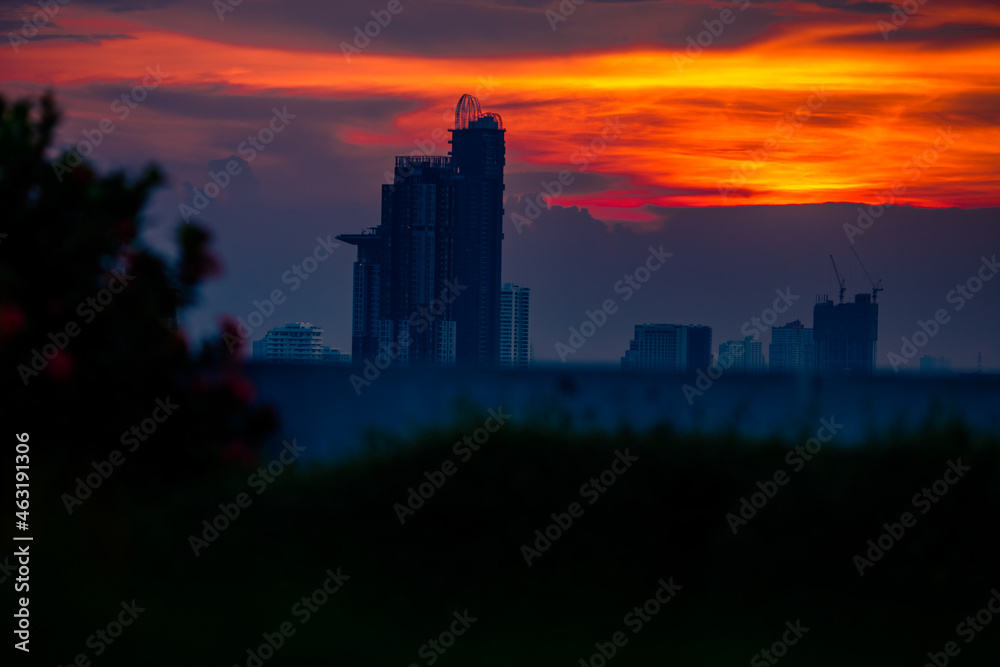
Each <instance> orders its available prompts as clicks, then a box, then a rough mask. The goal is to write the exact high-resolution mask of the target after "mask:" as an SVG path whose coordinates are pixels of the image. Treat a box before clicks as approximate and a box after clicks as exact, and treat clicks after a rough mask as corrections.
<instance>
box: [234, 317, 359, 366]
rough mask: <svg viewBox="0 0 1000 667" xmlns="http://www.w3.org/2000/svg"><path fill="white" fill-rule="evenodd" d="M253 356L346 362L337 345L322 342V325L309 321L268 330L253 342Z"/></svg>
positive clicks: (292, 361) (264, 359)
mask: <svg viewBox="0 0 1000 667" xmlns="http://www.w3.org/2000/svg"><path fill="white" fill-rule="evenodd" d="M253 358H254V359H255V360H260V361H284V362H291V363H306V364H319V363H335V364H344V363H348V361H349V358H348V357H347V355H345V354H343V353H341V352H340V350H338V349H337V348H330V347H326V346H324V345H323V328H322V327H318V326H315V325H313V324H310V323H309V322H289V323H287V324H283V325H282V326H280V327H275V328H274V329H271V330H270V331H268V332H267V333H266V334H264V337H263V338H262V339H260V340H255V341H254V342H253Z"/></svg>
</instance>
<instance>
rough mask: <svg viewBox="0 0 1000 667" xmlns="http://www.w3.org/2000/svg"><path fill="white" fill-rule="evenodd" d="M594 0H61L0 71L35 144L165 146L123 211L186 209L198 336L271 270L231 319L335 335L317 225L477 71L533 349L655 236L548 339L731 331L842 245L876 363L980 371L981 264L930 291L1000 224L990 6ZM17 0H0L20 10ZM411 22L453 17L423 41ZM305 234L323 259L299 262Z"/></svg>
mask: <svg viewBox="0 0 1000 667" xmlns="http://www.w3.org/2000/svg"><path fill="white" fill-rule="evenodd" d="M616 4H620V3H598V2H587V3H583V4H581V5H579V6H576V5H574V6H576V9H575V10H574V11H573V12H572V13H571V14H567V15H563V14H560V12H559V9H558V7H557V8H556V9H553V8H552V7H550V6H548V5H546V4H545V3H524V4H523V5H522V6H520V7H518V8H512V7H510V6H504V5H495V6H494V5H489V6H475V7H468V8H465V9H462V10H461V11H462V12H463V13H464V14H463V16H462V17H454V16H451V15H450V14H449V12H451V11H453V10H454V7H453V6H452V5H450V4H448V5H445V4H442V3H439V2H435V1H434V0H429V1H428V2H427V3H423V4H422V5H421V8H420V9H419V10H417V9H416V5H414V6H413V7H411V6H409V5H405V4H404V5H402V7H404V10H403V11H401V12H400V13H399V14H398V15H393V17H392V20H391V22H390V23H388V24H387V25H385V26H380V25H378V24H377V23H376V24H373V25H374V26H375V27H374V28H371V29H370V32H372V33H378V34H377V36H374V37H369V40H370V41H369V43H367V45H365V46H364V47H363V48H362V47H360V46H358V45H355V44H354V40H355V38H357V39H358V41H359V42H360V41H364V40H363V39H361V38H360V37H357V35H358V31H360V32H361V34H364V32H365V30H366V28H369V27H370V26H369V23H370V22H371V21H373V20H374V19H373V18H372V16H373V15H372V14H371V13H370V12H371V11H375V12H376V13H378V11H380V10H378V9H375V10H367V9H365V10H362V9H359V8H352V7H348V6H343V7H342V6H339V5H338V6H335V7H331V6H325V5H323V6H320V5H313V4H311V3H301V4H300V5H298V6H299V7H300V8H301V9H304V10H306V11H303V12H302V13H301V14H297V13H294V12H293V14H292V15H291V16H290V17H289V16H288V15H284V14H283V16H282V20H281V21H275V20H274V17H273V12H274V11H275V9H274V8H273V7H268V6H260V7H251V6H249V5H240V6H238V7H230V9H232V11H228V10H226V11H223V12H222V14H221V15H217V12H216V11H215V10H213V9H212V8H211V7H210V6H209V7H206V6H204V3H201V4H196V3H189V2H183V1H179V2H173V3H167V4H166V5H164V6H162V7H160V8H159V9H156V10H149V9H145V8H144V7H145V5H140V4H138V3H137V4H135V5H132V4H130V3H128V2H123V3H118V5H116V9H115V11H110V10H108V9H105V8H103V7H102V6H100V5H88V6H87V7H84V6H83V5H78V4H77V3H69V4H67V5H65V6H63V5H60V7H59V13H58V16H57V18H58V21H53V22H52V24H50V25H44V26H42V27H41V28H39V34H38V35H37V36H35V37H32V38H31V39H25V40H24V42H23V43H21V42H18V43H17V48H16V50H15V49H14V48H11V51H10V52H9V53H8V56H9V57H10V58H11V59H12V60H11V62H16V64H17V70H16V74H15V73H12V74H10V75H6V76H5V77H4V78H5V81H4V84H3V86H4V89H5V91H6V92H7V93H8V94H10V95H14V96H22V95H37V94H38V93H40V92H41V91H42V90H44V89H46V88H48V87H54V88H55V90H56V91H57V93H58V96H57V102H58V103H59V104H60V106H61V107H62V108H63V109H64V111H65V114H64V122H63V123H62V124H61V125H60V126H59V128H58V130H57V134H56V145H58V146H60V147H76V148H77V149H79V150H81V152H86V153H88V155H87V159H88V160H91V161H93V162H94V164H96V165H97V166H99V167H101V168H115V167H125V168H127V169H129V170H135V169H137V168H138V167H139V166H140V165H141V164H142V163H143V161H145V160H147V159H148V160H155V161H157V162H158V163H160V164H161V165H163V167H164V168H165V170H166V172H167V173H169V174H170V177H171V178H170V181H169V183H168V184H167V186H166V187H164V188H161V189H160V190H159V191H158V192H157V193H156V194H155V196H154V197H153V198H152V200H151V203H150V212H149V215H148V219H149V223H150V224H149V225H148V231H147V232H146V233H145V235H144V240H145V241H147V242H148V243H149V244H150V245H152V246H153V247H154V248H157V249H161V250H166V249H168V248H169V247H170V244H171V241H172V228H173V225H174V223H176V222H177V221H178V220H183V219H188V220H190V221H192V222H197V223H199V224H205V225H207V226H208V227H209V229H210V230H211V231H212V233H213V234H214V235H215V237H216V242H217V248H218V252H219V254H220V256H221V257H222V258H223V265H224V273H223V275H222V276H221V277H220V278H219V279H218V280H216V281H214V282H212V283H210V284H208V285H207V286H206V288H205V289H204V290H203V295H202V299H201V300H200V302H199V303H198V304H197V305H196V307H195V308H193V309H191V310H190V311H188V312H186V313H184V314H183V316H182V317H183V324H184V325H185V326H186V327H187V328H188V329H190V330H191V331H192V333H193V335H194V336H195V337H196V338H200V337H202V336H205V335H208V334H209V333H210V332H211V331H214V330H215V329H216V328H217V326H218V323H219V321H220V318H222V317H223V316H224V315H231V316H233V317H242V318H244V320H247V319H248V317H249V316H250V315H251V314H252V313H254V312H255V306H254V303H255V302H260V301H261V300H263V299H266V298H267V297H268V295H269V294H270V293H271V292H272V291H273V290H275V289H284V290H286V291H288V292H289V294H288V296H289V298H288V299H287V301H286V302H285V303H284V304H283V305H282V306H280V310H279V311H277V312H276V314H275V315H274V317H275V318H277V320H274V321H271V320H268V321H267V322H265V323H264V324H263V325H262V327H263V329H260V328H258V327H254V330H253V331H252V332H251V334H250V337H251V338H256V337H259V336H261V335H262V334H263V331H264V330H266V329H267V328H269V327H270V326H273V323H274V322H277V321H282V322H284V321H312V322H315V323H317V324H318V325H320V326H322V327H323V328H324V330H325V331H326V332H328V334H329V335H331V336H332V337H333V338H334V339H335V340H337V341H339V342H341V344H342V345H343V346H345V348H346V341H347V340H348V339H349V338H350V336H351V317H352V315H351V312H352V306H351V295H350V290H349V289H346V290H345V289H344V285H347V284H349V283H350V282H351V281H352V279H353V276H352V273H351V271H352V269H351V264H352V258H351V257H350V255H351V254H353V253H352V252H350V251H349V249H347V248H343V247H342V248H341V249H340V250H332V249H330V247H327V246H330V245H331V242H332V240H333V238H334V237H335V236H337V235H339V234H352V233H358V232H359V231H360V230H362V229H365V228H370V227H374V226H376V225H377V224H378V222H379V220H380V204H381V202H380V197H379V189H380V188H381V186H382V185H383V184H385V183H386V182H387V174H388V180H391V175H392V164H393V162H392V161H393V159H394V157H395V156H397V155H411V156H422V157H423V156H435V155H443V154H445V153H447V150H448V144H447V141H448V132H447V130H448V129H449V128H450V127H452V125H453V122H454V101H455V99H456V98H457V97H458V96H459V95H461V94H462V93H469V94H471V95H475V96H476V97H478V98H480V100H481V101H482V103H483V106H484V107H488V108H490V109H491V110H493V111H495V112H497V113H499V114H500V115H502V116H503V120H504V123H505V126H506V128H507V129H508V133H507V137H506V142H507V156H506V160H507V164H506V166H505V186H506V189H505V192H504V203H503V206H504V208H505V209H506V215H505V216H504V220H503V229H502V231H503V234H504V235H505V242H504V246H505V247H504V253H503V260H502V261H503V266H502V269H501V274H502V279H503V280H510V281H514V282H517V283H519V284H524V285H529V286H531V287H532V290H533V307H534V308H536V309H537V310H536V317H535V318H534V319H533V321H532V331H533V336H532V337H533V343H534V348H535V358H536V359H537V360H538V361H539V362H556V363H558V362H559V361H560V359H559V355H558V353H557V352H556V349H555V345H556V344H557V343H559V342H561V341H565V340H566V338H567V337H568V335H569V328H570V327H573V326H578V325H579V323H580V322H581V321H583V320H584V319H585V313H586V312H587V311H592V310H593V309H594V308H597V307H599V306H600V305H601V302H602V301H603V300H605V299H606V298H610V297H616V298H620V296H619V295H616V294H615V292H614V286H615V285H616V284H617V282H618V281H619V280H621V279H622V277H623V276H625V275H628V274H630V273H631V272H632V271H633V270H635V268H636V267H637V266H639V265H640V263H641V262H643V261H644V258H645V256H646V254H647V249H648V248H649V247H650V246H654V247H660V246H661V245H662V246H663V247H664V249H665V252H671V253H673V257H672V258H671V259H670V260H669V262H668V264H667V265H666V266H665V267H664V269H662V270H661V271H660V272H659V273H657V274H655V275H654V276H653V277H652V278H651V281H650V283H647V284H646V285H644V289H643V290H642V291H637V292H636V293H635V295H634V297H633V298H631V299H630V300H629V302H627V303H625V302H624V300H622V301H620V302H619V304H618V305H619V306H620V307H621V308H620V310H619V311H618V313H617V314H616V315H614V316H613V317H611V318H609V320H608V323H607V325H606V326H604V327H602V328H601V330H600V331H599V332H598V333H597V334H596V335H595V336H594V337H593V338H591V339H589V340H588V341H587V344H586V345H585V346H584V347H582V348H581V349H579V350H577V351H576V353H575V354H574V355H573V356H572V358H570V359H568V360H567V362H566V363H579V362H585V363H595V362H599V363H607V364H614V363H616V361H617V360H618V359H619V358H620V356H621V353H622V350H623V349H624V346H625V345H626V344H627V341H628V340H629V338H630V337H631V333H632V327H633V326H634V325H635V324H637V323H642V322H685V323H689V322H698V323H703V324H705V325H707V326H711V327H712V328H713V330H714V331H715V332H716V335H717V337H718V338H719V339H720V340H726V339H739V338H742V336H743V332H742V328H743V325H744V323H745V322H747V321H749V320H750V318H752V317H755V316H757V315H758V314H759V313H760V312H761V311H763V310H764V309H766V308H767V307H768V305H769V303H770V300H771V299H769V297H768V295H769V294H771V293H773V292H774V290H776V289H791V290H792V291H793V292H794V293H795V294H796V295H798V296H799V300H798V301H796V302H795V304H794V305H793V306H792V311H791V312H790V313H789V317H788V318H787V321H792V320H795V319H797V318H798V319H801V320H802V321H807V320H809V313H808V312H807V311H808V309H809V308H811V302H812V300H813V298H814V296H815V295H816V294H822V293H836V291H837V285H836V282H835V281H834V279H833V276H832V274H831V272H830V271H829V265H828V264H824V262H826V261H827V259H826V258H827V257H828V255H830V254H831V253H832V254H834V255H836V257H837V258H838V260H839V266H840V269H841V271H842V273H843V274H845V277H846V278H847V281H848V289H849V292H850V293H851V294H854V293H860V292H864V291H867V290H868V289H869V282H868V279H867V277H866V276H865V275H864V273H863V272H862V271H861V269H860V266H858V264H857V262H856V261H855V260H854V258H852V257H850V253H849V250H850V249H852V248H858V251H859V252H860V254H861V255H862V256H863V257H864V259H865V263H866V265H867V267H868V269H869V270H870V271H871V272H872V275H874V276H876V277H877V278H881V279H882V280H883V281H884V287H885V292H884V294H883V296H884V300H882V301H880V305H881V306H882V308H881V311H880V318H879V326H880V332H879V333H880V338H879V345H878V358H877V360H876V367H877V368H878V369H880V370H883V371H888V372H892V371H893V370H894V369H897V368H898V369H900V370H912V369H915V368H916V367H917V366H918V361H917V357H918V356H920V355H923V354H928V355H931V356H942V357H948V358H951V359H952V361H953V367H954V368H955V369H959V370H962V369H964V370H972V369H974V368H976V367H977V366H978V363H979V361H978V354H979V353H982V357H983V361H982V364H983V367H984V368H986V369H993V370H997V369H1000V344H998V341H997V337H996V335H995V334H994V333H992V332H995V331H997V330H1000V315H998V312H1000V308H997V307H996V304H997V303H998V299H1000V293H998V292H997V291H996V289H995V285H996V283H987V284H984V286H983V290H982V291H981V292H978V293H977V294H976V295H975V299H973V300H969V299H966V298H965V297H962V298H963V299H964V300H965V301H966V302H967V303H968V306H967V307H966V308H964V309H963V310H962V311H960V312H959V311H956V310H952V308H953V304H950V303H948V295H949V294H951V293H952V292H953V291H954V290H955V289H956V287H957V286H958V285H960V284H962V285H964V284H965V282H966V281H967V280H969V279H970V278H972V277H974V276H975V275H976V272H977V271H978V270H979V266H980V264H981V259H982V258H983V257H985V258H987V259H988V260H990V259H991V258H992V257H993V253H994V249H997V248H1000V228H998V226H997V225H996V221H997V219H998V217H1000V216H998V212H997V211H998V209H997V208H996V206H997V204H998V203H1000V200H998V199H997V197H996V193H997V192H1000V189H998V188H997V187H996V186H997V180H996V179H997V174H996V170H995V168H993V167H995V165H996V164H997V161H998V157H997V154H996V149H995V146H997V145H1000V140H998V139H997V132H998V128H997V126H996V123H995V122H994V121H995V118H994V111H993V109H995V107H996V102H995V101H996V98H997V88H998V84H997V83H996V81H997V79H996V70H997V66H996V65H995V63H996V62H1000V58H996V55H997V49H998V47H997V46H996V44H995V43H994V42H993V41H991V40H990V39H989V36H990V34H992V32H991V31H995V28H996V26H997V25H1000V13H998V12H997V10H996V9H995V8H993V7H990V6H989V5H984V4H982V3H978V2H959V3H950V4H947V5H945V4H942V3H936V4H935V3H926V4H924V5H922V6H921V8H920V11H919V13H918V14H915V15H912V16H910V15H908V14H907V15H905V22H904V23H902V24H900V25H895V24H894V23H892V21H893V10H892V7H891V6H889V5H885V4H883V3H877V2H874V3H852V2H845V3H836V4H834V3H830V2H809V3H806V2H802V3H763V2H752V3H743V2H739V3H732V4H731V5H727V6H716V5H715V4H713V3H708V2H683V3H681V2H664V3H626V4H627V5H628V6H629V8H630V11H629V12H622V11H620V9H621V8H620V7H619V8H616V7H614V6H612V5H616ZM226 6H227V7H229V5H226ZM724 9H728V11H729V12H730V14H727V15H726V19H728V20H729V22H728V23H726V22H725V21H724V20H723V19H722V18H721V12H722V11H723V10H724ZM19 11H20V10H17V9H13V8H10V9H9V10H8V11H7V14H6V17H7V19H8V21H10V22H11V23H10V25H11V29H12V31H13V32H14V34H18V33H17V30H19V29H20V28H19V26H20V25H21V23H20V22H19V21H20V19H19V17H20V14H19V13H18V12H19ZM551 12H555V14H552V13H551ZM379 15H380V16H382V15H381V14H379ZM472 15H475V16H476V17H477V18H476V19H475V20H472V19H471V16H472ZM304 16H308V17H310V20H308V21H303V20H302V17H304ZM317 17H321V18H322V19H323V20H316V18H317ZM383 18H384V16H383ZM896 20H897V21H899V20H900V19H899V17H896ZM289 21H290V23H289ZM428 21H433V22H435V23H434V24H435V25H445V26H446V25H456V26H458V25H460V26H461V27H462V29H461V30H458V31H456V32H455V33H454V34H452V35H451V38H450V39H446V40H441V39H437V38H433V37H432V35H434V34H435V33H434V31H431V30H427V29H426V28H427V26H428V25H430V24H429V23H427V22H428ZM442 21H443V23H442ZM880 21H883V22H884V21H889V22H890V24H892V28H885V25H884V24H883V26H882V28H880V27H879V22H880ZM276 26H280V27H276ZM487 26H497V27H499V26H504V29H503V30H500V31H499V32H498V33H496V35H499V34H503V35H504V38H503V39H499V38H498V37H497V36H496V35H493V34H491V30H488V29H487ZM608 26H617V27H618V28H619V29H620V30H619V31H617V32H616V31H615V30H606V29H605V28H607V27H608ZM514 27H516V28H517V29H516V30H512V28H514ZM356 29H357V30H356ZM706 31H707V32H706ZM956 31H957V32H956ZM714 33H718V34H714ZM959 35H960V36H959ZM342 43H343V44H347V45H350V46H351V48H348V49H347V50H346V53H345V49H343V48H342V46H341V44H342ZM692 43H694V46H692ZM351 49H357V50H358V51H359V52H358V53H354V52H353V51H352V50H351ZM470 55H474V56H475V57H472V58H470V57H469V56H470ZM204 62H211V63H213V65H212V67H211V68H210V71H206V69H205V67H204V66H203V65H202V63H204ZM793 63H794V65H793ZM867 63H877V66H874V65H868V64H867ZM104 121H107V122H104ZM139 156H142V157H139ZM64 168H65V169H66V170H67V172H66V173H72V168H71V167H70V166H68V165H67V166H64ZM62 175H65V174H62ZM319 238H322V239H324V243H326V244H327V246H324V250H323V252H322V254H323V255H324V256H328V257H329V259H327V260H325V261H322V262H321V263H319V264H318V268H317V269H316V272H315V273H313V272H310V271H308V270H307V269H302V268H299V269H298V271H297V272H296V269H295V267H298V266H299V265H300V263H301V262H302V261H303V259H304V258H306V257H308V256H310V255H312V253H313V250H314V248H316V247H317V246H318V245H319V243H318V241H317V239H319ZM681 284H683V289H678V288H677V286H678V285H681ZM289 288H294V290H295V292H294V294H291V291H292V290H291V289H289ZM805 304H808V305H805ZM941 308H945V309H947V310H948V311H949V313H950V314H951V315H953V322H954V323H949V324H947V325H945V326H942V327H941V329H940V331H939V333H938V334H937V335H936V336H934V337H933V339H932V340H929V341H928V342H927V344H926V346H924V347H921V348H920V350H919V353H920V355H917V356H915V357H912V358H909V359H907V361H906V362H905V363H903V364H900V363H897V364H895V365H894V364H893V363H892V362H891V361H890V359H889V358H888V357H887V355H888V354H889V353H894V352H895V353H897V354H898V350H899V349H902V348H903V346H904V341H903V338H908V339H909V338H912V336H913V334H914V332H917V331H920V329H919V325H918V322H921V321H926V319H927V318H928V317H931V316H933V314H934V313H935V311H936V310H938V309H941ZM255 319H256V318H255ZM770 335H771V334H770V330H767V331H762V332H761V333H760V336H761V341H762V343H763V344H764V346H765V347H767V345H768V343H769V342H770Z"/></svg>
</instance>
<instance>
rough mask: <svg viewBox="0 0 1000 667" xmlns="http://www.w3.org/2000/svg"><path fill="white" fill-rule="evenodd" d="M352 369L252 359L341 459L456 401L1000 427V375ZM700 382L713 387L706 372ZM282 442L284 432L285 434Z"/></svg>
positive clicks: (700, 420) (282, 404)
mask: <svg viewBox="0 0 1000 667" xmlns="http://www.w3.org/2000/svg"><path fill="white" fill-rule="evenodd" d="M355 373H358V370H357V369H354V368H335V367H323V366H305V365H299V366H296V365H271V364H263V365H250V366H249V367H248V375H249V376H250V378H251V379H252V380H253V381H254V382H255V383H256V384H257V388H258V392H259V400H261V401H265V402H270V403H273V404H274V405H275V406H276V407H277V408H278V411H279V414H280V416H281V419H282V427H281V432H280V435H281V438H284V437H296V438H298V441H299V444H303V445H305V446H306V447H308V451H307V452H306V454H305V458H307V459H320V460H324V461H333V460H339V459H343V458H344V457H346V456H350V455H351V454H354V453H357V452H360V451H362V450H363V445H364V442H365V434H366V433H367V432H369V431H371V430H379V431H382V432H386V433H392V434H397V435H402V436H406V435H410V434H413V433H414V432H417V431H419V430H421V429H423V428H429V427H433V426H448V425H450V424H453V423H454V421H455V418H456V414H457V413H456V408H457V407H458V406H459V405H462V404H464V405H466V406H472V415H474V416H475V415H476V414H481V415H482V419H485V418H486V416H487V415H486V410H487V409H488V408H491V407H492V408H496V407H499V406H502V407H503V408H504V410H505V411H506V412H508V413H511V414H512V415H513V419H512V421H514V422H522V423H523V422H527V421H532V420H533V421H536V422H543V423H549V424H563V425H568V426H569V427H570V428H571V429H574V430H577V431H581V430H591V429H601V430H617V429H618V428H619V427H621V426H629V427H631V428H633V429H636V430H642V429H646V428H649V427H651V426H654V425H657V424H669V425H671V426H672V427H673V428H675V429H677V430H680V431H683V432H691V431H700V432H708V433H725V432H728V431H730V430H735V431H738V432H739V433H741V434H743V435H747V436H761V437H763V436H768V435H779V436H784V437H786V438H788V439H790V440H802V439H804V438H805V437H808V436H809V435H812V434H813V433H815V431H816V429H817V428H818V427H819V420H820V418H824V417H825V418H830V417H833V418H835V420H836V421H837V422H838V423H841V424H843V425H844V428H843V429H842V430H841V431H840V433H839V434H838V435H837V437H836V439H835V442H836V443H839V444H843V445H850V444H856V443H858V442H859V441H861V440H863V439H864V438H865V436H866V435H867V434H869V433H885V432H887V431H889V430H891V429H892V428H893V427H902V428H903V429H909V430H913V431H916V430H919V429H920V427H921V426H922V425H923V424H924V423H925V420H926V419H927V418H928V417H929V416H934V417H935V418H937V419H944V418H948V417H955V418H959V419H962V420H964V421H965V423H966V424H967V425H968V426H969V427H970V428H972V429H974V430H976V431H981V432H985V433H990V434H993V435H997V436H1000V376H990V375H983V376H978V377H961V378H960V377H924V376H913V375H911V376H903V375H900V376H895V375H889V376H876V377H872V378H855V379H843V378H819V377H805V376H802V377H795V376H767V375H765V376H737V375H725V374H724V375H723V376H722V377H721V378H719V379H718V380H715V381H714V382H713V383H712V385H711V386H709V387H708V388H707V389H706V390H705V391H704V393H703V394H702V395H694V396H692V397H691V401H692V404H689V401H688V399H687V398H686V397H685V395H684V392H683V391H682V387H683V385H685V384H690V385H691V386H694V381H695V378H692V377H684V376H677V375H667V374H654V373H626V372H622V371H620V370H618V369H617V368H587V367H574V368H572V369H567V368H565V367H539V368H532V369H530V370H522V371H505V370H488V371H468V370H454V369H433V370H427V369H413V368H403V367H400V368H393V367H389V368H388V369H386V370H384V371H381V374H380V375H379V377H377V378H376V379H375V380H374V381H373V382H372V383H371V384H370V386H365V387H362V388H361V394H360V395H358V394H357V393H356V392H355V390H354V387H353V386H352V384H351V381H350V376H351V375H352V374H355ZM701 386H702V387H705V383H704V381H703V382H702V385H701ZM278 440H279V441H280V438H279V439H278Z"/></svg>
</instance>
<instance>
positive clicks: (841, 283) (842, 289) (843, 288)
mask: <svg viewBox="0 0 1000 667" xmlns="http://www.w3.org/2000/svg"><path fill="white" fill-rule="evenodd" d="M830 263H831V264H833V275H835V276H837V284H838V285H839V286H840V303H841V304H843V303H844V292H846V291H847V281H846V280H844V279H843V278H841V277H840V271H838V270H837V263H836V262H835V261H833V255H830Z"/></svg>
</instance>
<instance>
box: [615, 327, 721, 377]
mask: <svg viewBox="0 0 1000 667" xmlns="http://www.w3.org/2000/svg"><path fill="white" fill-rule="evenodd" d="M711 362H712V329H711V327H706V326H702V325H700V324H697V325H695V324H692V325H684V324H637V325H635V333H634V335H633V338H632V340H631V341H630V342H629V349H628V350H626V351H625V356H623V357H622V359H621V367H622V369H623V370H659V371H674V372H694V371H696V370H697V369H699V368H701V369H703V370H704V369H707V368H708V367H709V365H710V364H711Z"/></svg>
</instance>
